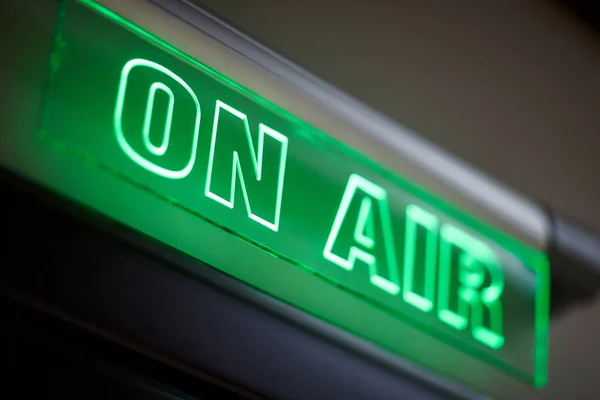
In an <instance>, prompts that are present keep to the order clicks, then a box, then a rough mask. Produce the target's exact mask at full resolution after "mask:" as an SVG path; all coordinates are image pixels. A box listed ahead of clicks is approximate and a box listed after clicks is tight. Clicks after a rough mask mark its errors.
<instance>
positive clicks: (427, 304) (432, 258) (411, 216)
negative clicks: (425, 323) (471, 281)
mask: <svg viewBox="0 0 600 400" xmlns="http://www.w3.org/2000/svg"><path fill="white" fill-rule="evenodd" d="M438 225H439V221H438V218H437V217H436V216H435V215H433V214H431V213H430V212H427V211H425V210H424V209H422V208H421V207H419V206H416V205H414V204H410V205H409V206H408V207H406V237H405V238H404V293H403V296H404V301H406V302H407V303H410V304H412V305H413V306H415V307H417V308H419V309H421V310H423V311H425V312H427V311H430V310H431V309H432V308H433V301H434V295H435V294H434V291H435V275H436V272H435V270H436V263H437V238H438V232H437V228H438ZM419 226H422V227H424V228H425V229H426V230H427V243H426V254H425V285H424V286H425V290H424V296H421V295H419V294H417V293H416V292H415V291H414V288H413V283H414V272H415V258H416V255H415V252H416V249H417V229H418V227H419Z"/></svg>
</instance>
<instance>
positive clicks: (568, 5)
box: [554, 0, 600, 35]
mask: <svg viewBox="0 0 600 400" xmlns="http://www.w3.org/2000/svg"><path fill="white" fill-rule="evenodd" d="M554 1H555V2H556V3H558V4H559V5H560V6H562V7H563V8H564V9H565V10H566V11H567V12H569V13H571V14H572V15H574V16H575V17H576V18H578V19H579V20H581V21H582V22H584V23H585V24H587V25H588V26H589V27H590V28H592V29H593V30H595V32H596V34H598V35H600V6H599V5H598V2H597V1H593V0H554Z"/></svg>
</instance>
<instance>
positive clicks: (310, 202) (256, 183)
mask: <svg viewBox="0 0 600 400" xmlns="http://www.w3.org/2000/svg"><path fill="white" fill-rule="evenodd" d="M68 4H69V6H68V7H66V10H67V12H66V19H65V22H64V23H63V24H62V25H61V30H60V34H59V36H58V39H57V43H59V42H60V43H63V42H64V43H66V44H67V46H62V45H61V46H57V49H56V54H54V55H53V57H54V59H57V60H60V63H55V64H53V65H55V67H53V68H55V69H53V70H52V72H51V74H50V76H51V78H50V79H51V84H50V86H49V87H50V89H49V92H48V95H47V101H46V104H45V110H44V118H43V122H42V127H41V128H40V132H41V133H42V138H43V141H44V143H50V145H51V146H50V147H49V148H51V149H59V150H60V151H62V152H65V154H71V155H76V157H78V161H79V160H84V162H85V163H87V164H88V165H91V166H95V168H96V167H97V168H99V170H101V171H102V173H104V174H106V175H110V176H112V177H114V179H119V180H121V181H123V182H127V184H128V185H132V186H133V187H135V188H137V189H139V190H140V191H141V192H144V193H146V196H153V198H154V199H155V200H156V201H161V202H165V203H167V204H168V205H169V207H173V208H177V209H180V210H184V211H185V213H186V215H188V219H180V220H176V221H175V220H174V221H170V220H169V221H164V220H163V219H162V215H161V214H160V213H159V214H156V213H155V212H154V208H153V207H154V206H151V205H149V204H150V203H149V202H148V199H147V198H142V197H139V198H138V197H137V196H131V197H130V198H126V197H123V198H122V199H121V200H119V202H120V203H119V207H125V205H126V204H129V203H132V204H134V205H135V206H133V207H134V208H133V210H135V212H134V213H133V214H135V213H139V214H141V215H139V216H138V217H139V218H141V220H144V221H149V222H147V223H148V224H152V223H155V224H158V225H156V227H155V228H153V229H155V230H154V231H152V233H151V236H153V237H154V238H155V239H158V240H159V241H163V242H165V243H167V244H169V245H170V246H172V247H174V248H177V249H179V250H181V251H185V252H186V253H187V254H189V255H191V256H192V257H196V258H198V259H201V260H204V258H203V256H201V255H200V254H202V251H204V250H206V251H209V250H210V249H203V247H202V246H203V240H202V237H198V238H197V245H196V244H195V245H194V246H196V247H192V248H186V249H184V248H183V247H182V245H181V242H182V241H183V239H182V238H184V237H187V235H189V234H188V231H189V230H190V229H191V228H190V227H191V226H192V225H193V224H194V220H203V221H207V222H208V223H210V224H212V225H213V226H215V227H218V228H219V229H222V230H223V231H225V232H228V234H229V235H231V237H232V238H235V239H236V240H238V239H242V240H243V241H245V242H247V243H250V244H252V245H253V246H255V247H256V249H257V251H261V252H262V251H264V252H267V253H268V254H270V255H272V256H274V258H277V259H279V260H284V261H285V262H286V263H287V265H286V266H287V267H289V268H290V269H292V270H293V269H298V270H299V271H301V272H302V273H305V274H306V275H309V276H311V277H315V278H316V279H320V280H322V281H323V282H325V283H326V284H327V285H329V286H331V287H332V288H334V289H332V290H339V291H344V292H345V293H348V294H351V295H352V296H354V298H356V299H358V300H357V301H360V302H362V303H364V304H366V305H369V306H372V307H376V309H377V310H378V312H379V311H380V312H383V313H385V314H386V315H390V316H391V317H393V318H394V320H395V321H398V325H400V322H406V323H407V324H409V325H410V326H412V327H415V328H416V329H418V330H419V333H420V334H421V336H423V337H425V336H427V337H431V338H435V339H436V340H439V341H442V342H444V343H447V344H448V345H450V346H452V347H453V348H455V349H458V350H460V352H462V353H463V354H464V355H465V357H471V358H476V359H478V360H481V361H482V362H484V363H486V364H488V365H490V366H493V367H494V368H497V369H499V370H502V371H504V372H508V373H510V374H512V375H514V376H517V377H519V378H520V379H524V380H528V381H532V382H534V383H535V384H536V385H537V386H541V385H543V384H544V383H545V381H546V363H547V347H548V343H547V336H548V303H549V299H548V287H549V282H548V276H547V274H548V266H547V259H546V257H545V256H544V255H543V254H541V253H539V252H537V251H536V250H533V249H531V248H529V247H527V246H526V245H524V244H523V243H521V242H519V241H518V240H516V239H514V238H512V237H510V236H508V235H506V234H504V233H503V232H500V231H498V230H496V229H494V228H493V227H490V226H488V225H486V224H484V223H482V222H481V221H478V220H476V219H474V218H472V217H471V216H469V215H467V214H465V213H464V212H461V211H460V210H457V209H455V208H454V207H453V206H451V205H449V204H447V203H446V202H445V201H443V200H441V199H439V198H437V197H435V196H434V195H432V194H430V193H428V192H426V191H424V190H422V189H420V188H419V187H417V186H416V185H414V184H413V183H410V182H407V181H405V180H403V179H402V178H401V177H398V176H396V175H394V174H392V173H390V172H389V171H386V170H384V169H383V168H382V167H381V166H379V165H377V164H375V163H373V162H372V161H370V160H368V159H367V158H365V157H364V156H362V155H361V154H359V153H357V152H356V151H354V150H352V149H349V148H348V147H346V146H344V145H343V144H341V143H339V142H337V141H335V140H334V139H332V138H330V137H328V136H327V135H326V134H325V133H323V132H321V131H318V130H317V129H315V128H314V127H312V126H309V125H308V124H306V123H304V122H303V121H301V120H299V119H298V118H296V117H295V116H293V115H291V114H289V113H288V112H286V111H285V110H282V109H281V108H279V107H277V106H276V105H274V104H272V103H270V102H269V101H267V100H265V99H263V98H261V97H260V96H257V95H256V94H254V93H252V92H250V91H248V90H247V89H245V88H243V87H242V86H240V85H239V84H237V83H236V82H234V81H232V80H230V79H229V78H227V77H224V76H223V75H221V74H220V73H218V72H216V71H214V70H212V69H210V68H209V67H207V66H206V65H204V64H202V63H201V62H198V60H195V59H194V58H192V57H190V56H188V55H186V54H184V53H182V52H181V51H179V50H178V49H176V48H174V47H173V46H171V45H169V44H167V43H165V42H164V41H162V40H160V39H158V38H156V37H154V36H153V35H151V34H149V33H148V32H146V31H144V30H142V29H140V28H139V27H137V26H135V25H133V24H131V23H129V22H128V21H126V20H125V19H123V18H122V17H120V16H118V15H116V14H114V13H113V12H111V11H109V10H107V9H106V8H104V7H102V6H99V5H97V4H96V3H94V2H92V1H88V0H81V1H72V2H69V3H68ZM82 4H84V5H85V6H86V7H82ZM84 26H85V28H83V27H84ZM107 42H109V43H110V46H106V43H107ZM150 60H152V61H150ZM91 76H93V77H94V79H90V78H89V77H91ZM115 100H116V104H115ZM201 109H202V110H201ZM201 111H202V112H201ZM201 114H202V115H203V116H204V117H205V118H201ZM115 137H116V140H115ZM255 144H256V146H255ZM52 151H54V150H52ZM238 178H239V179H238ZM236 186H239V188H238V189H241V190H236ZM99 189H100V193H101V195H102V196H109V193H110V192H109V191H107V190H102V188H99ZM69 190H70V191H73V192H74V193H79V192H77V191H78V190H80V189H79V186H78V185H75V184H74V185H73V186H71V187H70V188H69ZM79 194H81V193H79ZM105 202H107V201H102V200H98V204H99V205H97V206H96V207H97V208H99V209H100V210H101V211H104V210H105V206H104V203H105ZM242 203H243V204H244V206H239V205H240V204H242ZM235 204H238V207H235ZM223 206H225V207H223ZM124 215H125V216H124V217H120V220H121V222H123V223H125V224H128V225H130V226H132V227H133V228H136V229H140V230H142V231H143V232H145V233H148V232H150V231H151V230H150V229H149V228H147V227H146V228H144V229H142V228H140V227H139V226H138V225H139V222H138V223H134V222H131V221H133V219H134V217H136V215H132V213H131V212H130V213H129V214H127V213H126V214H124ZM152 221H155V222H152ZM136 224H137V225H136ZM153 226H154V225H153ZM265 228H267V229H265ZM148 234H150V233H148ZM232 240H233V239H232ZM397 257H398V258H397ZM211 265H212V266H213V267H215V268H217V269H220V270H222V271H223V272H225V273H228V274H231V275H233V276H235V277H236V278H238V279H240V280H242V281H244V282H248V283H249V284H251V285H253V286H255V287H256V288H258V289H260V290H263V291H264V292H266V293H269V294H271V295H274V296H276V297H278V298H279V299H281V300H283V301H286V302H290V303H291V304H293V305H294V306H296V307H298V308H301V309H304V310H306V311H308V312H310V313H312V314H313V315H316V316H318V317H322V318H323V319H325V320H331V321H334V322H333V323H336V324H337V325H338V326H340V327H342V328H344V329H347V330H349V331H351V332H353V333H355V334H357V335H359V336H362V337H364V338H366V339H367V340H371V341H373V342H375V343H377V344H379V345H380V346H382V347H384V348H386V349H388V350H390V351H393V352H394V353H396V354H400V355H402V354H405V353H409V351H408V349H409V348H410V347H413V342H415V343H416V342H421V341H422V337H421V336H419V337H412V338H411V339H409V338H406V337H404V336H403V335H404V334H405V332H406V330H405V329H404V330H403V329H399V328H398V327H397V326H396V325H394V324H391V325H389V326H388V325H385V326H379V327H378V326H377V325H376V324H372V326H364V327H360V326H357V325H356V323H351V322H346V323H340V322H339V318H342V315H344V314H345V313H353V312H354V311H355V310H354V309H351V310H346V309H344V305H343V304H339V303H335V302H330V301H329V298H328V297H327V296H326V295H324V294H323V293H321V292H319V291H308V292H307V293H306V296H307V297H306V299H304V300H302V301H300V300H292V299H291V298H290V297H289V296H287V295H286V291H285V290H283V291H279V292H278V290H279V288H280V287H288V288H289V287H290V286H294V285H296V281H289V282H278V281H277V280H276V279H273V278H270V276H269V275H268V274H266V273H265V272H264V269H263V267H264V265H261V264H260V263H254V262H253V260H252V259H248V260H247V265H245V267H247V268H246V269H248V271H246V270H236V269H235V266H234V265H227V264H219V263H213V264H211ZM284 269H285V268H284ZM244 274H250V275H244ZM288 291H290V290H288ZM319 301H321V302H322V304H323V307H326V309H324V308H320V309H319V308H315V307H314V306H309V305H308V304H313V303H314V302H319ZM362 303H361V304H362ZM335 310H338V311H335ZM336 313H337V314H336ZM323 315H328V317H326V318H325V317H323ZM332 316H333V317H332ZM338 317H339V318H338ZM356 318H359V321H360V320H362V319H361V318H365V316H364V315H363V316H362V317H355V318H354V319H356ZM335 321H338V322H335ZM352 324H354V325H352ZM350 325H352V326H353V327H350ZM377 329H379V332H380V333H379V334H378V335H388V334H389V335H390V337H391V338H392V339H385V340H384V339H381V336H377V335H375V334H372V332H373V330H377ZM369 332H371V333H369ZM532 354H533V356H532ZM436 357H437V358H439V357H440V356H438V355H435V354H432V355H430V356H429V357H425V356H423V357H421V358H418V357H417V358H418V362H421V363H424V364H426V365H428V366H429V367H432V365H433V366H435V364H436V361H435V359H436ZM412 358H413V359H415V357H414V356H412Z"/></svg>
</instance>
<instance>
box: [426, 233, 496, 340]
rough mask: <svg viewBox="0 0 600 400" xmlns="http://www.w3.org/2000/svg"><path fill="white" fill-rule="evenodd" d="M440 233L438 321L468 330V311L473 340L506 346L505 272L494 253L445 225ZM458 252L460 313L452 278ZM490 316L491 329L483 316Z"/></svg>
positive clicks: (482, 244) (469, 236) (472, 238)
mask: <svg viewBox="0 0 600 400" xmlns="http://www.w3.org/2000/svg"><path fill="white" fill-rule="evenodd" d="M440 231H441V237H442V240H441V243H442V245H441V257H440V264H441V268H440V280H439V292H440V298H439V306H438V315H439V318H440V319H441V320H442V321H444V322H445V323H447V324H448V325H450V326H452V327H453V328H455V329H458V330H461V329H464V328H466V327H467V325H468V321H469V310H470V314H471V325H472V332H473V337H474V338H475V339H476V340H478V341H479V342H481V343H483V344H485V345H486V346H489V347H491V348H493V349H499V348H500V347H502V345H503V344H504V340H505V338H504V335H503V328H502V327H503V322H502V316H503V312H502V302H501V300H500V298H501V295H502V292H503V290H504V273H503V272H502V266H501V265H500V263H499V262H498V259H497V257H496V254H495V253H494V251H493V250H492V249H491V248H490V247H489V246H487V245H486V244H485V243H483V242H481V241H479V240H477V239H475V238H474V237H472V236H471V235H469V234H467V233H465V232H464V231H462V230H460V229H458V228H456V227H454V226H452V225H444V226H442V227H441V228H440ZM454 249H459V251H460V255H459V263H458V270H459V281H460V287H459V289H458V291H457V294H458V310H457V311H453V310H451V308H450V306H449V303H450V295H451V294H450V290H449V289H448V288H449V287H450V276H451V265H452V253H453V250H454ZM486 272H487V273H489V275H490V281H491V282H490V284H489V285H488V286H487V287H485V288H483V289H482V286H483V283H484V280H485V275H486ZM485 310H487V312H488V313H489V321H490V322H489V327H486V326H485V324H484V318H483V313H484V311H485Z"/></svg>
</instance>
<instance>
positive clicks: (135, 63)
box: [114, 59, 200, 179]
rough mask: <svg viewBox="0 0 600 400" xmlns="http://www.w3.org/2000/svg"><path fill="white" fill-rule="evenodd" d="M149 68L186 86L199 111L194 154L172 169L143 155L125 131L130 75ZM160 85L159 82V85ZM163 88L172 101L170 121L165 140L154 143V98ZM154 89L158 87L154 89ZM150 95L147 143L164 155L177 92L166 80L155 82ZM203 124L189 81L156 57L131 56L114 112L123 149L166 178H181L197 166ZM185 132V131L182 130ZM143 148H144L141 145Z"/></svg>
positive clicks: (194, 117) (192, 147) (145, 132)
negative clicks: (199, 137) (158, 62)
mask: <svg viewBox="0 0 600 400" xmlns="http://www.w3.org/2000/svg"><path fill="white" fill-rule="evenodd" d="M144 68H149V69H152V70H154V71H156V72H159V74H158V75H159V77H160V78H162V79H165V80H167V79H168V80H169V82H171V83H177V84H179V85H180V86H181V87H183V88H184V89H185V91H186V92H187V94H189V96H190V97H191V99H192V101H193V103H194V105H195V110H196V113H195V115H191V119H192V120H193V121H194V126H193V131H192V135H191V140H190V142H189V144H190V146H189V148H190V152H189V153H190V154H189V157H188V158H187V160H185V159H184V160H183V164H182V165H181V167H180V168H176V169H171V168H165V167H163V166H160V165H159V164H160V162H161V160H160V159H157V160H156V161H151V160H149V159H148V158H147V157H144V155H141V154H140V153H139V152H138V151H136V150H135V149H134V147H133V146H132V145H131V144H130V143H129V141H128V140H127V138H126V135H125V132H124V130H123V117H124V115H126V114H125V101H126V97H127V89H128V87H129V80H130V79H129V78H130V75H131V72H132V71H138V70H140V69H144ZM155 85H158V86H155ZM158 88H161V89H162V90H164V91H166V92H167V93H169V96H170V99H171V101H170V105H169V112H168V114H167V115H168V116H167V121H166V122H165V132H164V136H163V143H162V144H161V146H159V147H155V146H154V145H153V144H152V143H150V120H151V117H150V115H149V113H150V112H152V104H153V102H154V92H155V91H156V89H158ZM153 89H154V90H153ZM148 93H149V98H148V104H147V105H146V113H145V121H144V127H143V137H144V143H145V145H146V149H147V150H149V151H150V153H152V155H155V156H163V155H164V154H165V152H166V151H167V146H168V145H169V138H170V132H171V129H172V126H171V121H172V118H173V107H174V106H173V103H174V97H173V96H174V95H173V92H172V91H171V89H170V88H169V86H167V85H166V84H164V83H158V82H153V83H152V85H151V86H150V89H149V92H148ZM199 128H200V104H199V103H198V98H197V97H196V95H195V94H194V91H193V90H192V88H190V87H189V85H188V84H187V83H185V81H184V80H183V79H181V78H180V77H179V76H177V75H176V74H174V73H173V72H171V71H169V70H168V69H167V68H165V67H163V66H162V65H160V64H157V63H155V62H152V61H148V60H142V59H133V60H129V61H128V62H127V63H126V64H125V66H124V67H123V69H122V71H121V79H120V81H119V89H118V92H117V103H116V106H115V113H114V130H115V134H116V135H117V140H118V141H119V145H120V146H121V148H122V149H123V151H124V152H125V153H126V154H127V155H128V156H129V157H130V158H131V159H132V160H133V161H135V162H136V163H138V164H139V165H140V166H142V167H143V168H146V169H147V170H149V171H151V172H153V173H155V174H157V175H161V176H164V177H165V178H170V179H181V178H185V177H186V176H188V174H189V173H190V171H191V170H192V168H193V167H194V162H195V161H196V151H197V150H198V134H199ZM180 135H181V133H180ZM140 151H141V149H140Z"/></svg>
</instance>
